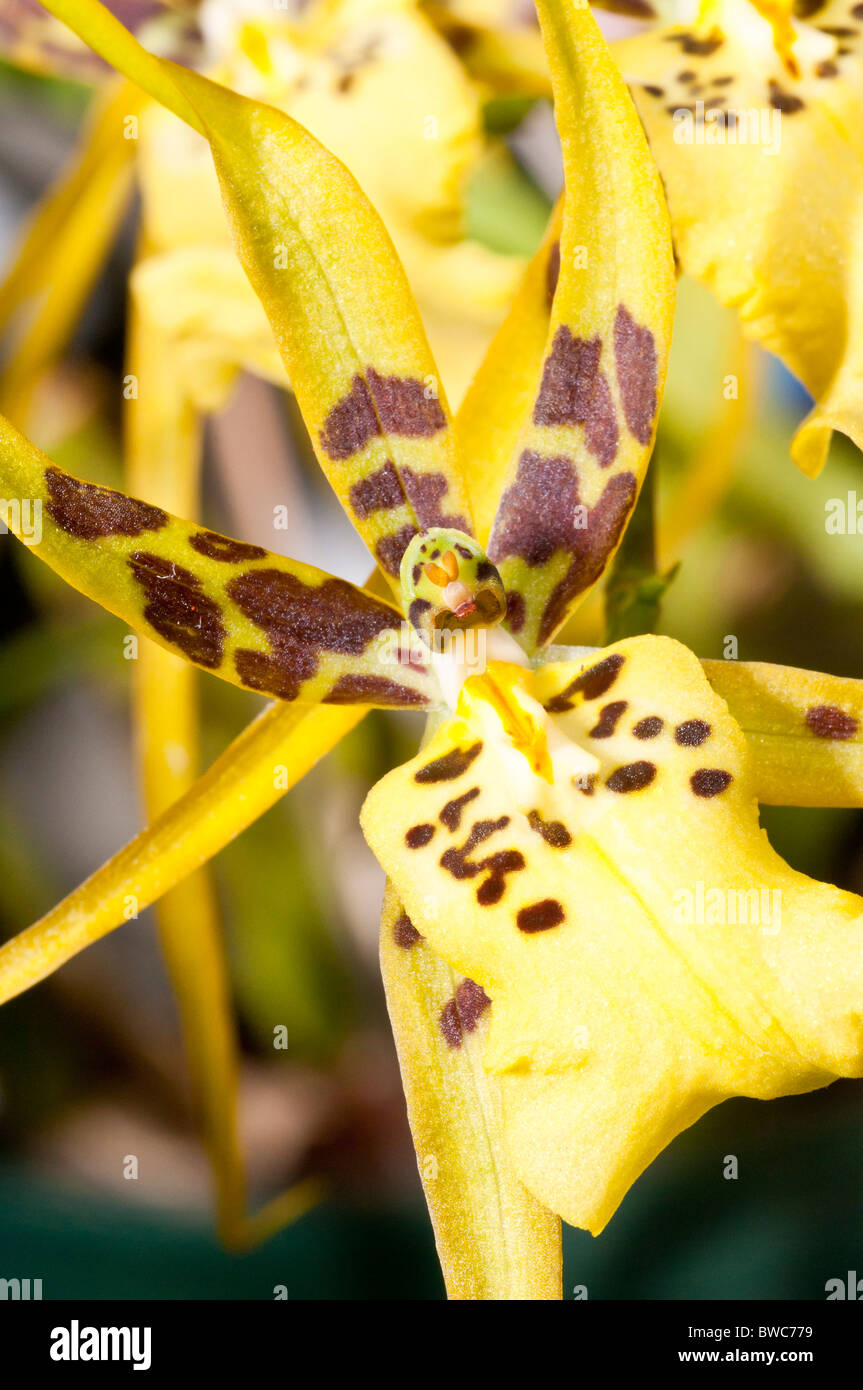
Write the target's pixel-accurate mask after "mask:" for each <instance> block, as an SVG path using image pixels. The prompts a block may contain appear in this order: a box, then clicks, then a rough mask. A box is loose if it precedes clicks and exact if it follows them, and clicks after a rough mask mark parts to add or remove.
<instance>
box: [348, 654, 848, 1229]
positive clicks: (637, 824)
mask: <svg viewBox="0 0 863 1390" xmlns="http://www.w3.org/2000/svg"><path fill="white" fill-rule="evenodd" d="M362 820H363V828H364V831H365V834H366V837H367V839H368V840H369V842H370V844H371V846H372V848H373V849H374V851H375V853H376V855H377V857H378V858H379V860H380V861H381V863H382V865H383V867H384V869H385V870H386V872H387V873H388V875H389V876H390V877H391V879H392V880H393V882H394V884H395V886H396V889H397V891H398V893H399V895H400V898H401V900H402V901H403V903H404V906H405V911H406V912H407V913H408V915H409V917H410V919H411V921H412V922H413V923H414V925H415V926H416V928H417V930H418V931H419V932H420V933H421V934H422V935H423V936H424V937H427V939H428V941H429V944H430V946H431V947H432V949H433V950H434V951H435V952H436V953H438V954H440V955H441V956H443V958H444V959H445V960H446V961H447V962H448V963H449V964H450V965H451V966H452V967H453V968H454V969H456V970H458V971H460V972H462V973H463V974H465V975H467V976H469V978H471V979H472V980H474V981H475V982H476V983H477V984H479V985H481V986H482V988H483V989H484V990H485V991H486V993H487V994H488V995H489V997H490V998H491V999H492V1000H493V1001H494V1004H493V1008H492V1013H491V1029H490V1033H489V1040H488V1045H487V1048H486V1052H485V1058H484V1064H485V1066H486V1069H487V1070H489V1071H491V1072H493V1073H494V1074H496V1075H498V1076H499V1077H500V1084H501V1088H502V1096H503V1105H504V1133H505V1139H506V1143H507V1146H508V1149H509V1153H510V1156H511V1159H512V1162H513V1166H514V1168H515V1170H516V1173H517V1174H518V1176H519V1177H520V1178H521V1180H522V1181H523V1182H524V1183H525V1185H526V1186H527V1187H528V1189H529V1190H530V1191H531V1192H533V1194H534V1196H535V1197H536V1198H537V1199H538V1200H539V1201H540V1202H542V1203H543V1205H545V1206H548V1207H549V1208H550V1209H551V1210H553V1211H556V1212H558V1213H559V1214H560V1215H561V1216H563V1217H564V1219H565V1220H567V1221H570V1222H572V1223H573V1224H575V1225H579V1226H585V1227H587V1229H589V1230H591V1231H593V1232H598V1231H599V1230H601V1229H602V1227H603V1226H604V1225H605V1224H606V1222H607V1221H608V1220H609V1218H610V1217H611V1215H612V1214H613V1212H614V1211H615V1209H616V1207H617V1206H618V1204H619V1203H620V1201H621V1200H622V1198H623V1196H624V1195H625V1193H626V1191H627V1190H628V1188H629V1187H630V1186H631V1184H632V1183H633V1182H634V1181H635V1179H636V1178H637V1177H638V1175H639V1174H640V1173H641V1171H642V1170H643V1169H644V1168H645V1167H646V1166H647V1164H649V1163H650V1162H651V1160H652V1159H653V1158H654V1157H655V1156H656V1154H657V1153H659V1151H660V1150H661V1149H662V1148H663V1147H664V1146H665V1145H666V1144H667V1143H669V1142H670V1140H671V1139H673V1138H674V1136H675V1135H676V1134H678V1133H679V1132H680V1131H681V1130H682V1129H685V1128H686V1127H687V1126H688V1125H690V1124H691V1123H693V1121H694V1120H696V1119H697V1118H698V1116H699V1115H701V1114H702V1113H703V1112H704V1111H705V1110H707V1109H709V1108H710V1107H711V1106H712V1105H714V1104H716V1103H718V1102H719V1101H721V1100H723V1099H725V1098H726V1097H728V1096H732V1095H746V1096H756V1097H762V1098H767V1097H770V1096H776V1095H784V1094H789V1093H795V1092H799V1091H806V1090H809V1089H812V1088H814V1087H817V1086H822V1085H825V1084H826V1083H827V1082H829V1081H830V1080H832V1079H833V1078H834V1077H836V1076H854V1075H859V1074H861V1072H863V1029H861V1016H863V1015H861V1004H863V915H861V911H863V901H861V899H859V898H857V897H855V896H854V895H852V894H850V893H843V892H840V891H839V890H838V889H836V888H832V887H830V886H829V885H825V884H818V883H814V882H813V881H812V880H810V879H807V878H805V877H804V876H803V875H801V874H798V873H795V872H794V871H793V870H792V869H790V868H789V867H788V865H786V864H785V863H784V862H783V861H782V860H781V859H780V858H779V857H778V856H777V855H776V854H775V853H774V852H773V851H772V849H771V848H770V846H769V844H768V842H767V840H766V838H765V836H764V835H763V833H762V832H761V830H760V829H759V826H758V810H757V804H756V801H755V795H754V783H753V777H752V770H751V766H750V758H749V753H748V750H747V745H746V741H745V739H744V736H743V734H742V732H741V730H740V729H739V727H738V726H737V724H736V723H735V721H734V720H733V718H732V717H731V716H730V714H729V713H728V710H727V707H726V706H725V704H724V702H723V701H722V700H721V699H720V698H719V697H718V696H717V695H716V694H715V693H714V692H713V691H712V690H711V688H710V686H709V685H708V684H707V681H706V680H705V677H704V675H703V672H702V670H701V667H700V664H699V662H698V661H697V659H696V658H695V657H694V656H692V654H691V653H690V652H688V651H687V650H686V649H685V648H683V647H681V646H680V645H679V644H678V643H676V642H673V641H672V640H670V639H668V638H660V637H641V638H632V639H628V640H626V641H624V642H620V643H617V644H616V645H615V646H613V647H611V648H607V649H605V650H603V651H601V652H599V653H597V654H596V655H594V656H591V657H589V658H586V659H585V660H583V661H582V662H580V663H571V662H567V663H562V664H550V665H548V666H546V667H543V668H541V669H540V670H539V671H538V672H536V673H535V674H533V673H530V672H525V671H523V670H520V669H519V668H516V667H506V666H502V665H500V664H499V663H497V664H495V663H492V665H491V666H490V667H489V669H488V672H487V673H486V675H485V677H472V678H471V679H469V680H468V681H467V682H466V684H465V686H464V689H463V691H462V697H461V700H460V702H459V705H458V707H457V710H456V715H455V716H454V718H453V719H451V720H449V721H448V722H447V723H446V724H444V725H443V726H442V727H441V729H440V731H439V732H438V734H437V735H436V736H435V738H434V739H433V740H432V741H431V742H430V743H429V744H428V746H427V747H426V748H425V749H424V750H423V751H422V753H421V754H420V755H419V756H418V757H417V758H415V759H414V760H413V761H412V762H410V763H408V764H406V766H405V767H403V768H399V769H397V770H396V771H394V772H392V773H390V774H389V775H388V776H387V777H385V778H384V779H383V781H382V782H380V783H378V785H377V787H375V788H374V790H373V791H372V792H371V794H370V796H369V798H368V800H367V802H366V805H365V807H364V810H363V816H362ZM417 827H423V829H422V830H419V829H418V828H417Z"/></svg>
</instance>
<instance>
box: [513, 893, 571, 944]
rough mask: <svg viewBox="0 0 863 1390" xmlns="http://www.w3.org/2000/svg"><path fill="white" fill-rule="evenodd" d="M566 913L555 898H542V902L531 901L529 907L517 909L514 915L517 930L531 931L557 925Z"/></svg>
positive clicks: (529, 932) (530, 932) (547, 929)
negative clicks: (517, 911) (516, 914)
mask: <svg viewBox="0 0 863 1390" xmlns="http://www.w3.org/2000/svg"><path fill="white" fill-rule="evenodd" d="M565 916H566V913H565V912H564V910H563V908H562V907H561V905H560V903H559V902H558V901H557V899H556V898H543V900H542V902H539V903H531V904H530V906H529V907H523V908H521V909H520V910H519V913H518V916H517V917H516V919H515V920H516V924H517V926H518V929H519V931H523V932H527V933H528V935H530V934H532V933H533V932H539V931H549V930H550V929H551V928H552V927H559V926H560V924H561V922H562V921H563V919H564V917H565Z"/></svg>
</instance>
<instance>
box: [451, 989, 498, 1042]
mask: <svg viewBox="0 0 863 1390" xmlns="http://www.w3.org/2000/svg"><path fill="white" fill-rule="evenodd" d="M490 1006H491V1000H490V999H489V997H488V995H487V994H486V992H485V990H484V989H483V988H482V986H481V985H478V984H476V983H475V982H474V981H473V980H462V982H461V984H460V985H459V986H458V988H457V989H456V992H455V995H454V996H453V998H452V999H450V1000H449V1001H448V1003H446V1004H445V1005H444V1007H443V1009H442V1010H441V1015H440V1020H439V1023H440V1030H441V1032H442V1033H443V1035H444V1038H445V1039H446V1041H447V1043H448V1045H449V1046H450V1047H452V1048H457V1047H461V1045H462V1039H463V1037H464V1034H465V1033H473V1032H474V1030H475V1029H476V1026H477V1024H478V1023H479V1020H480V1018H481V1017H482V1015H483V1014H484V1013H485V1011H486V1009H488V1008H489V1007H490Z"/></svg>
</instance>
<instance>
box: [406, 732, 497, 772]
mask: <svg viewBox="0 0 863 1390" xmlns="http://www.w3.org/2000/svg"><path fill="white" fill-rule="evenodd" d="M481 752H482V741H481V740H480V741H478V742H477V743H472V744H471V745H470V747H469V748H453V749H452V750H451V751H450V752H449V753H443V754H442V755H441V756H440V757H439V758H433V759H432V761H431V762H430V763H426V764H425V766H424V767H421V768H420V769H419V771H417V772H415V773H414V781H415V782H454V781H455V780H456V778H457V777H462V776H463V775H464V773H465V772H467V770H468V768H469V767H470V765H471V763H472V762H473V760H474V758H477V757H479V754H480V753H481Z"/></svg>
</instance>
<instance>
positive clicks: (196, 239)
mask: <svg viewBox="0 0 863 1390" xmlns="http://www.w3.org/2000/svg"><path fill="white" fill-rule="evenodd" d="M131 18H132V19H134V18H135V11H134V10H133V11H132V14H131ZM140 28H141V35H142V37H143V40H144V42H145V43H148V44H150V45H152V46H153V47H154V48H155V49H156V51H158V52H161V53H169V54H170V55H171V56H175V57H179V58H181V59H182V60H183V61H186V62H190V63H194V64H195V65H196V66H197V67H200V68H201V69H202V70H205V71H207V72H209V73H210V74H211V75H212V76H214V77H216V78H217V79H218V80H219V81H221V82H224V83H225V84H226V85H229V86H231V87H233V88H235V89H236V90H238V91H241V92H244V93H245V94H247V95H249V96H252V97H256V98H258V99H260V100H266V101H267V102H269V103H272V104H274V105H276V106H278V107H280V108H283V109H285V110H289V111H291V112H292V114H293V115H294V116H295V117H296V119H298V120H300V121H301V122H302V123H303V125H305V126H306V128H307V129H309V130H311V131H312V132H313V133H314V134H316V135H317V136H318V137H319V138H320V139H321V140H322V141H323V142H324V143H325V144H326V145H327V147H328V148H329V149H331V150H333V152H334V153H335V154H336V155H338V157H339V158H341V159H343V160H344V162H345V163H346V164H347V165H348V167H349V168H350V169H351V170H352V172H353V173H354V174H355V176H356V177H357V178H358V180H359V182H360V183H361V185H362V186H363V188H364V190H365V191H366V192H367V194H368V195H369V196H370V197H371V198H372V201H373V202H374V204H375V206H376V207H377V208H378V209H379V211H380V213H381V215H382V216H383V217H384V220H385V222H386V224H387V228H388V230H389V232H390V234H391V235H392V237H393V239H394V240H395V243H396V246H397V248H398V251H399V254H400V257H401V259H402V261H403V263H404V264H405V266H406V269H407V271H408V276H409V279H410V281H411V284H412V287H413V289H414V291H415V293H416V295H417V298H418V301H419V304H420V309H421V313H422V314H423V317H424V322H425V326H426V329H427V331H428V333H429V337H430V339H431V341H432V345H433V347H434V349H435V355H436V360H437V361H438V364H439V366H440V369H441V372H442V374H443V379H444V385H445V387H446V389H447V391H448V392H449V394H450V396H451V397H452V398H453V399H454V400H456V401H458V400H460V399H461V396H462V395H463V394H464V391H465V389H466V387H467V385H468V383H469V381H470V379H471V377H472V375H473V373H474V371H475V369H476V367H477V365H478V363H479V361H480V359H481V357H482V355H483V353H484V351H485V348H486V346H487V344H488V340H489V337H490V336H491V334H492V333H493V332H494V329H495V328H496V326H497V324H498V322H499V321H500V319H501V317H502V316H503V313H504V311H505V309H506V307H507V305H508V303H509V301H510V299H511V297H512V294H513V292H514V289H515V286H516V284H517V282H518V278H519V276H520V274H521V272H522V271H523V269H524V254H523V253H522V252H520V251H516V248H515V247H514V246H513V248H512V249H511V250H510V251H507V250H492V249H490V248H489V247H488V246H486V245H483V244H481V243H480V242H479V241H477V240H475V239H473V238H472V237H471V236H470V235H469V233H468V232H467V231H466V221H467V212H466V206H467V198H468V193H469V187H470V183H471V180H472V179H473V178H474V177H475V176H476V175H477V174H478V173H479V174H481V173H482V170H483V168H484V167H485V165H486V164H488V163H489V162H491V163H492V164H494V166H495V167H496V168H497V169H498V175H497V178H498V182H499V183H500V182H501V180H502V181H503V183H504V184H506V183H507V181H509V184H511V185H512V187H513V189H514V190H515V192H517V191H518V188H519V187H520V186H521V185H520V184H519V182H518V176H517V173H516V171H515V169H514V165H513V164H512V161H511V160H509V159H508V156H507V155H506V152H505V150H504V148H503V146H502V145H501V143H500V142H499V141H495V140H493V139H492V138H490V137H488V136H487V135H486V134H485V132H484V128H483V93H484V89H483V88H482V87H481V86H480V85H478V84H477V83H476V82H475V81H473V80H472V79H471V78H470V77H469V76H468V75H467V74H466V72H465V70H464V69H463V67H462V65H461V64H460V62H459V61H458V59H457V57H456V55H455V54H454V53H453V52H452V51H451V49H450V47H449V46H448V45H447V43H446V42H445V41H444V40H443V39H442V38H441V37H440V36H439V35H438V34H437V33H436V32H435V29H434V28H433V26H432V25H431V24H430V23H429V21H428V20H427V19H426V18H425V16H424V15H423V14H422V13H421V12H419V10H418V8H417V4H416V3H415V0H338V3H330V0H314V3H312V4H309V5H307V6H305V7H303V9H302V12H297V13H296V14H293V13H290V12H288V11H287V10H285V9H283V10H279V9H276V10H274V9H273V7H272V6H270V5H261V6H259V7H255V6H247V7H246V6H240V7H239V8H235V7H234V5H233V4H232V3H231V0H209V3H207V4H205V5H202V6H200V7H199V8H198V10H193V9H189V10H188V11H187V12H185V13H178V12H177V11H175V10H173V9H172V8H171V7H170V6H162V7H159V6H156V9H155V12H154V9H153V7H152V6H147V7H142V13H141V15H140ZM0 48H2V49H3V50H4V51H5V52H7V53H8V55H9V56H10V58H11V59H12V60H14V61H16V62H18V63H20V64H21V65H22V66H29V67H36V68H37V69H39V68H45V67H48V68H49V69H50V70H54V71H60V72H66V73H69V74H71V75H72V76H75V77H78V78H80V79H82V80H86V81H91V82H92V81H101V80H102V79H104V76H105V72H106V69H105V67H104V64H103V63H102V62H101V60H96V61H95V62H94V55H93V54H92V53H91V52H90V51H89V50H88V49H86V48H85V47H84V46H83V45H81V44H80V42H79V41H77V40H76V39H75V38H74V36H72V35H70V34H69V32H68V30H66V29H64V26H62V25H60V24H58V23H57V22H56V20H55V19H53V18H52V17H51V16H50V15H43V16H41V18H40V17H39V15H38V14H34V13H33V11H32V10H31V9H30V7H29V6H25V7H23V8H22V9H21V11H19V13H18V14H17V15H13V16H12V17H11V18H10V21H9V31H8V34H7V33H6V31H5V29H4V30H3V31H2V32H0ZM110 91H111V89H110V87H108V88H107V90H106V92H105V93H103V94H102V95H101V96H100V97H99V98H98V99H97V100H96V102H95V105H94V114H93V118H92V121H91V124H90V129H89V131H88V133H87V135H86V138H85V141H84V144H83V147H82V151H81V153H80V154H79V156H78V157H77V159H76V160H75V161H74V162H73V165H72V166H71V167H70V170H69V172H68V174H67V175H66V178H65V179H64V181H63V183H62V184H61V185H60V186H59V187H58V189H57V190H56V191H54V192H52V193H51V194H49V195H48V197H47V199H46V200H45V203H44V205H43V207H42V208H41V210H40V212H39V215H38V217H37V219H36V221H35V223H34V224H33V227H32V230H31V232H30V234H29V235H28V236H27V237H26V238H25V240H24V242H23V243H22V246H21V249H20V252H19V258H18V261H17V263H16V265H15V266H14V267H13V269H12V272H11V274H10V276H9V277H8V279H7V281H6V284H5V285H4V286H3V287H2V289H0V326H4V325H6V324H8V323H10V322H11V321H12V315H13V313H15V312H16V311H19V310H20V309H21V307H22V305H23V307H24V308H25V309H26V310H27V311H28V313H29V314H31V315H33V316H34V319H31V320H29V321H27V322H26V327H25V331H24V336H23V339H22V340H21V341H19V342H18V344H17V349H18V350H17V352H16V360H15V363H14V365H13V366H12V367H10V369H9V370H8V371H7V372H6V374H5V378H4V379H2V381H0V396H2V399H3V401H4V403H5V407H6V409H7V410H8V411H10V412H12V413H15V414H17V415H19V416H20V415H21V414H22V412H23V411H24V409H25V407H26V402H27V398H28V396H29V393H30V391H31V390H32V387H33V386H34V384H35V382H36V381H37V380H38V377H39V375H40V374H41V372H43V371H44V370H45V368H46V366H49V365H50V364H51V361H52V360H53V359H54V358H55V357H56V356H57V355H58V353H59V352H60V351H61V350H62V348H63V346H64V345H65V342H66V341H67V339H68V336H69V334H70V333H71V330H72V327H73V326H74V323H75V320H76V318H77V317H78V315H79V313H80V310H81V306H82V303H83V302H84V300H85V298H86V295H87V293H88V291H89V289H90V288H91V286H92V282H93V280H94V278H95V275H96V273H97V271H98V268H99V266H100V264H101V262H102V260H103V258H104V256H105V254H106V252H107V247H108V245H109V244H110V241H111V239H112V237H113V235H114V233H115V231H116V227H117V224H118V222H119V219H120V217H121V215H122V212H123V209H124V208H125V206H126V204H127V202H128V198H129V192H130V189H131V186H132V179H133V174H134V175H136V176H137V182H138V186H139V188H140V192H141V199H142V238H141V242H140V248H139V250H140V254H139V259H138V265H137V268H136V271H135V275H134V278H133V282H132V291H133V295H134V299H135V303H136V305H137V306H139V309H140V311H141V312H142V313H144V314H146V316H147V318H148V319H150V320H158V322H159V324H160V326H161V331H162V333H163V335H164V336H165V337H166V345H167V348H168V349H169V350H170V351H172V353H173V355H174V356H175V358H176V359H177V367H176V370H178V371H181V372H182V373H183V375H184V377H185V379H186V380H187V383H188V391H189V394H190V396H191V398H192V400H193V401H194V402H195V404H196V405H197V406H198V407H199V408H200V409H202V410H205V411H213V410H216V409H219V408H221V407H222V406H223V405H224V404H225V401H226V399H227V396H228V393H229V391H230V388H231V386H232V384H233V381H234V378H235V376H236V373H237V371H238V369H239V368H241V367H246V368H249V369H251V370H253V371H255V372H257V373H259V374H262V375H264V376H266V377H269V378H271V379H273V380H275V381H277V382H278V383H280V384H281V383H283V381H284V374H283V369H282V367H281V364H280V362H279V359H278V354H277V353H276V352H275V350H274V348H273V344H272V338H271V336H270V334H269V331H268V328H267V323H266V319H265V316H264V314H263V313H262V311H261V309H260V306H259V304H258V303H257V301H256V300H255V298H254V296H253V295H252V294H251V293H250V291H249V287H248V284H247V282H246V281H245V279H244V277H243V275H242V271H241V270H240V268H239V266H238V265H237V261H236V258H235V257H234V255H233V253H232V251H231V248H230V239H229V236H228V233H227V229H226V227H225V224H224V219H223V218H222V216H221V211H220V201H219V189H218V183H217V180H216V178H215V175H214V172H213V168H212V161H211V160H210V157H209V152H208V150H207V146H206V142H205V141H203V140H202V139H201V138H200V137H199V136H198V135H197V134H196V132H194V131H191V130H188V129H184V128H183V127H182V126H178V123H177V121H176V118H175V117H174V116H173V115H172V114H171V113H169V112H166V111H164V110H163V109H162V108H160V107H159V106H158V105H156V104H154V103H151V102H144V103H141V101H140V99H139V98H138V96H136V95H135V94H134V92H132V91H130V89H129V88H128V87H123V88H122V89H121V90H120V91H119V92H118V93H117V96H116V99H114V100H112V99H111V96H110ZM501 166H503V167H502V168H501ZM541 202H542V200H541V197H540V196H539V195H538V194H537V195H536V197H535V198H534V199H533V201H532V202H531V204H530V212H529V214H528V220H529V224H530V225H529V226H528V229H527V237H528V239H529V238H530V236H531V232H530V226H532V225H535V223H536V219H537V217H541V215H542V213H541ZM70 209H71V210H72V214H73V220H72V222H71V225H68V226H67V221H66V219H67V218H68V216H69V212H70ZM530 249H532V247H531V248H530ZM46 255H47V256H50V258H51V261H52V262H53V267H52V268H53V269H54V270H55V274H54V275H53V276H45V277H44V279H49V280H51V279H55V280H58V281H59V282H60V286H59V287H58V288H56V289H54V290H53V293H52V295H51V299H50V301H49V302H47V303H46V302H45V301H44V286H43V281H42V280H40V279H39V277H38V276H37V275H36V274H35V273H34V272H35V267H36V265H41V267H42V269H43V270H44V269H45V266H44V260H45V257H46ZM67 264H74V265H75V269H76V274H75V276H74V291H72V290H71V289H70V288H69V287H68V285H67V281H68V280H69V278H70V277H67V275H66V274H65V273H64V267H65V266H66V265H67Z"/></svg>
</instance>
